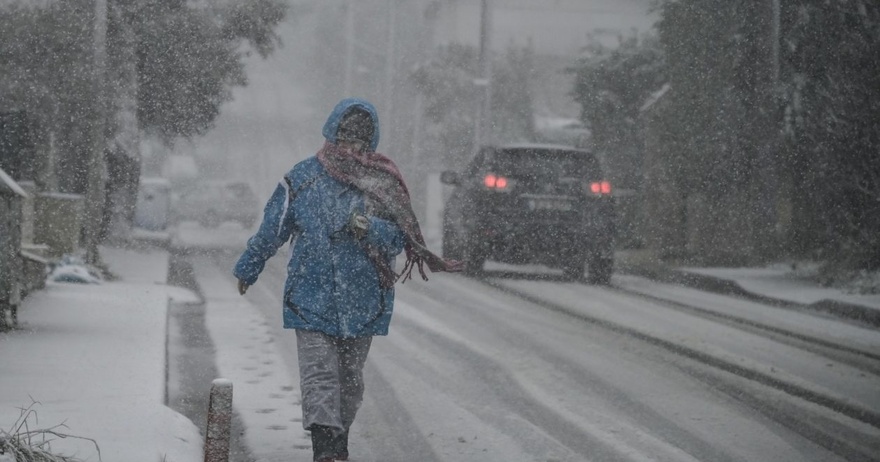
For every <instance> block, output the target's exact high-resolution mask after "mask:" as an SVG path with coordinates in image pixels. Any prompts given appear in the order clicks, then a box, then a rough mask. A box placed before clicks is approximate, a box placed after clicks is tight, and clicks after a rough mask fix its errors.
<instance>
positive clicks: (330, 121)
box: [321, 98, 379, 151]
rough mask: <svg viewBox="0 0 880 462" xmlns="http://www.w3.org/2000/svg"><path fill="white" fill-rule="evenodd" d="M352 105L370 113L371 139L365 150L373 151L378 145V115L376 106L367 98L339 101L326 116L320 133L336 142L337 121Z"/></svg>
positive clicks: (330, 140) (328, 139)
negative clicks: (371, 123) (371, 124)
mask: <svg viewBox="0 0 880 462" xmlns="http://www.w3.org/2000/svg"><path fill="white" fill-rule="evenodd" d="M353 107H357V108H360V109H363V110H364V111H367V113H369V114H370V118H372V119H373V139H372V140H371V141H370V146H369V147H368V149H367V150H368V151H375V150H376V147H377V146H379V115H378V114H377V113H376V107H375V106H373V104H372V103H370V102H369V101H367V100H364V99H360V98H346V99H344V100H342V101H340V102H339V103H338V104H336V107H334V108H333V111H332V112H330V116H329V117H327V122H325V123H324V128H323V129H322V130H321V133H322V134H323V135H324V138H326V139H327V141H329V142H331V143H336V130H337V129H338V128H339V122H340V121H341V120H342V116H343V115H344V114H345V113H346V112H347V111H348V110H349V109H351V108H353Z"/></svg>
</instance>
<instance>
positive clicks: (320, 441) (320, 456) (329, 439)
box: [310, 425, 336, 462]
mask: <svg viewBox="0 0 880 462" xmlns="http://www.w3.org/2000/svg"><path fill="white" fill-rule="evenodd" d="M310 428H311V432H312V453H313V454H314V460H315V462H333V456H335V455H336V454H335V448H334V447H333V443H334V441H333V430H332V429H331V428H330V427H327V426H324V425H312V426H311V427H310Z"/></svg>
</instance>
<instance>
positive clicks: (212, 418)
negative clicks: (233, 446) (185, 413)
mask: <svg viewBox="0 0 880 462" xmlns="http://www.w3.org/2000/svg"><path fill="white" fill-rule="evenodd" d="M231 427H232V381H230V380H227V379H214V381H213V382H211V399H210V401H209V402H208V426H207V428H206V429H205V462H228V461H229V435H230V433H231Z"/></svg>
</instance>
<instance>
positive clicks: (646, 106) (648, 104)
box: [639, 83, 672, 112]
mask: <svg viewBox="0 0 880 462" xmlns="http://www.w3.org/2000/svg"><path fill="white" fill-rule="evenodd" d="M670 88H672V85H670V84H668V83H664V84H663V86H662V87H660V89H659V90H657V91H655V92H654V93H651V96H648V99H646V100H645V103H644V104H642V107H640V108H639V112H645V111H647V110H648V109H650V108H651V106H653V105H654V103H656V102H657V101H660V98H662V97H663V95H665V94H666V92H668V91H669V89H670Z"/></svg>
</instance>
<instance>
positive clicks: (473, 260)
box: [463, 239, 486, 276]
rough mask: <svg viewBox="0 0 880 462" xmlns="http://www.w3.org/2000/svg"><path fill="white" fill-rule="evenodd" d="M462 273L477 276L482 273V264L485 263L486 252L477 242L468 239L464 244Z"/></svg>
mask: <svg viewBox="0 0 880 462" xmlns="http://www.w3.org/2000/svg"><path fill="white" fill-rule="evenodd" d="M464 248H465V255H464V258H463V259H464V265H465V267H464V274H466V275H468V276H479V275H481V274H483V265H484V264H485V263H486V254H485V252H484V251H483V249H481V248H480V243H479V242H471V241H470V239H468V241H467V242H465V244H464Z"/></svg>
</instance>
